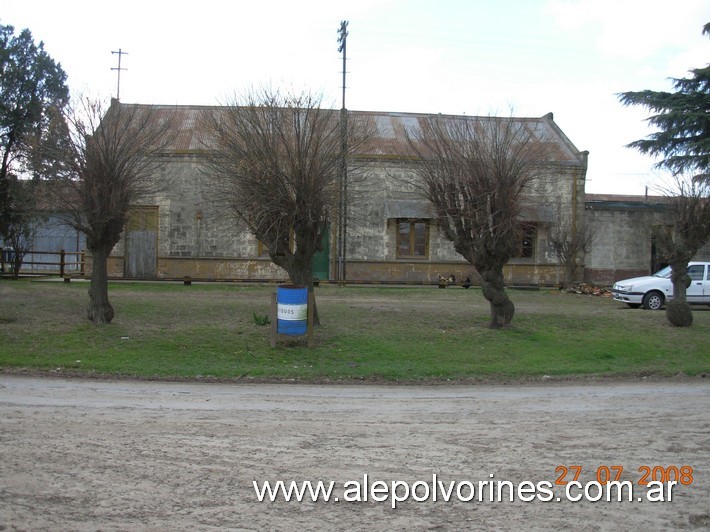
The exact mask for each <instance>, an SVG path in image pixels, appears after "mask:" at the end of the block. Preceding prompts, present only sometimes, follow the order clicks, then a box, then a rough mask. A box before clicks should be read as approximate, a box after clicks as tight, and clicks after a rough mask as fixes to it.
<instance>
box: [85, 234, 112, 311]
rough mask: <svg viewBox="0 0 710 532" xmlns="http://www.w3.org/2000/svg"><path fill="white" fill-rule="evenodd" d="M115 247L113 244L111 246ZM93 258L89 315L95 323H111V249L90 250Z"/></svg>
mask: <svg viewBox="0 0 710 532" xmlns="http://www.w3.org/2000/svg"><path fill="white" fill-rule="evenodd" d="M111 247H112V248H113V246H111ZM90 251H91V256H92V259H93V267H92V270H91V285H90V287H89V307H88V308H87V317H88V318H89V319H90V320H91V321H92V322H94V323H111V320H112V319H113V307H112V306H111V303H109V300H108V256H109V254H110V253H111V249H104V248H101V247H100V248H97V249H93V250H90Z"/></svg>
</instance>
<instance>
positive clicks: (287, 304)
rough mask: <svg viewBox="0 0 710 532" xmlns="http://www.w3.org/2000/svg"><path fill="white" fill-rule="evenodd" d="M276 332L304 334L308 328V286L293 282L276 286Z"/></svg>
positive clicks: (292, 334) (294, 334)
mask: <svg viewBox="0 0 710 532" xmlns="http://www.w3.org/2000/svg"><path fill="white" fill-rule="evenodd" d="M276 317H277V321H276V332H278V333H279V334H288V335H291V336H303V335H305V334H306V331H307V329H308V287H307V286H296V285H293V284H286V285H279V286H277V287H276Z"/></svg>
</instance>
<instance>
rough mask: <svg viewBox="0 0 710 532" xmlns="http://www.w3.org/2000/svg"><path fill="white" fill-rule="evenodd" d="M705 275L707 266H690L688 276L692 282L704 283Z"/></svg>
mask: <svg viewBox="0 0 710 532" xmlns="http://www.w3.org/2000/svg"><path fill="white" fill-rule="evenodd" d="M704 275H705V265H704V264H693V265H692V266H688V276H689V277H690V279H691V280H692V281H702V280H703V276H704Z"/></svg>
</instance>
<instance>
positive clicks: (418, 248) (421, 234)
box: [412, 222, 426, 257]
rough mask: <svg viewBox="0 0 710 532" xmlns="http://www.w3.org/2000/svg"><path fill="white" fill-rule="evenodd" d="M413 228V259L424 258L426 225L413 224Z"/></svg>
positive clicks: (420, 223) (422, 223) (421, 223)
mask: <svg viewBox="0 0 710 532" xmlns="http://www.w3.org/2000/svg"><path fill="white" fill-rule="evenodd" d="M412 225H413V226H414V253H413V255H414V256H415V257H426V224H425V223H424V222H418V223H413V224H412Z"/></svg>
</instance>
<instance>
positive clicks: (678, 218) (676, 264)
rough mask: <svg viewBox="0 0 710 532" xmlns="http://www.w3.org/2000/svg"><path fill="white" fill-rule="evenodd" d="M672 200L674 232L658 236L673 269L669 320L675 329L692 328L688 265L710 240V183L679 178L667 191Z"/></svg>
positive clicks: (676, 178) (684, 177)
mask: <svg viewBox="0 0 710 532" xmlns="http://www.w3.org/2000/svg"><path fill="white" fill-rule="evenodd" d="M664 193H665V194H666V195H667V196H668V198H669V211H670V220H672V221H673V228H672V230H671V231H665V230H659V231H656V232H655V235H654V236H655V238H656V245H657V246H658V249H659V250H660V252H661V254H662V256H663V258H664V259H665V260H666V261H667V262H668V264H669V265H670V266H671V283H673V299H672V300H671V301H669V302H668V303H667V304H666V317H667V318H668V321H669V322H670V323H671V324H672V325H675V326H676V327H690V326H691V325H692V324H693V314H692V311H691V309H690V305H689V304H688V301H687V297H686V291H687V288H688V287H689V286H690V282H691V280H690V277H689V276H688V263H689V262H690V261H691V260H692V259H693V257H694V256H695V254H696V253H697V252H698V251H699V250H700V248H701V247H702V246H704V245H705V243H706V242H708V241H709V240H710V180H708V179H706V178H705V177H704V176H687V175H686V176H683V175H676V176H674V178H673V181H672V184H671V185H670V186H668V187H666V188H665V189H664Z"/></svg>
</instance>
